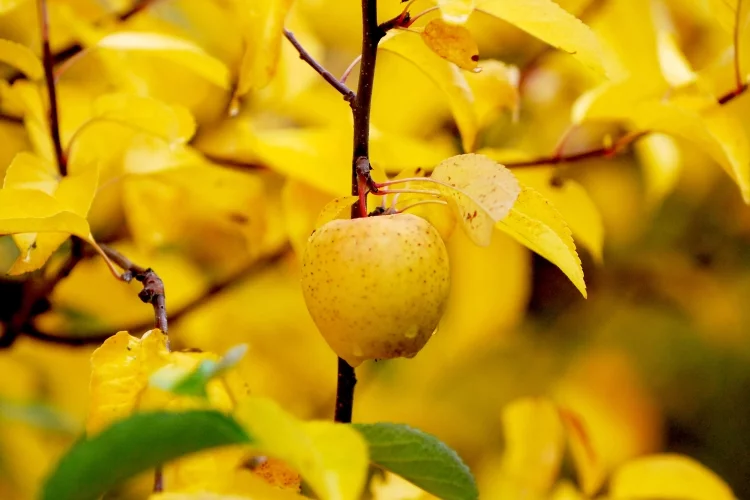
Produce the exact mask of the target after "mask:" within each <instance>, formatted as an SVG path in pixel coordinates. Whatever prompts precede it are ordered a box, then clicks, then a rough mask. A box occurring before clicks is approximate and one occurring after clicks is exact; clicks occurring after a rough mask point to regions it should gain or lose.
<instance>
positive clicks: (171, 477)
mask: <svg viewBox="0 0 750 500" xmlns="http://www.w3.org/2000/svg"><path fill="white" fill-rule="evenodd" d="M240 356H241V350H238V349H235V350H233V351H232V352H230V353H227V355H226V356H225V357H224V358H223V359H221V360H217V359H216V356H213V355H210V354H205V353H181V352H170V351H169V350H168V349H167V342H166V337H165V336H164V334H162V333H161V332H160V331H159V330H152V331H149V332H146V333H145V334H144V335H143V337H142V338H141V339H138V338H136V337H132V336H130V335H128V334H127V333H125V332H120V333H118V334H116V335H114V336H113V337H111V338H109V339H108V340H107V341H106V342H104V344H103V345H102V346H101V347H100V348H99V349H97V350H96V351H95V352H94V354H93V356H92V374H91V405H90V410H89V416H88V420H87V425H86V431H87V438H86V439H85V440H83V441H80V442H79V443H77V444H76V445H75V446H74V447H73V448H72V449H71V450H70V452H69V453H68V454H67V455H66V456H65V457H64V458H63V459H62V460H61V462H60V464H59V465H58V467H57V470H56V471H55V473H54V474H53V475H52V476H51V477H50V478H49V479H48V481H47V483H46V486H45V487H44V493H43V498H49V499H53V498H54V499H66V498H70V499H73V498H75V499H80V500H83V499H96V498H99V497H100V496H101V495H102V494H104V493H106V492H107V491H108V490H110V489H111V488H113V487H115V486H117V485H118V484H119V483H121V482H122V481H123V480H125V479H128V478H129V477H131V476H133V475H135V474H137V473H139V472H143V471H148V470H150V469H151V468H153V467H156V466H158V465H160V464H163V463H165V462H169V461H171V460H174V459H178V458H179V460H174V461H172V462H169V463H168V465H166V466H165V468H164V471H163V480H164V481H165V482H166V484H167V485H168V492H169V493H163V494H155V495H153V496H152V497H151V498H154V499H161V498H179V499H184V500H187V499H190V498H203V497H202V496H201V494H204V493H206V492H211V493H214V494H217V495H226V498H237V497H242V498H278V499H292V498H303V497H302V496H299V495H298V494H297V493H296V492H298V491H299V488H300V476H301V478H302V479H304V481H305V484H306V485H307V486H308V487H309V489H310V491H311V492H312V493H314V494H315V495H316V497H317V498H324V499H336V498H338V499H351V500H354V499H356V498H360V496H361V493H362V490H363V488H364V485H365V479H366V475H367V465H368V463H369V461H371V462H372V463H374V464H376V465H380V466H382V467H384V468H386V469H389V470H391V471H394V472H396V473H398V474H400V475H401V476H403V477H405V478H406V479H410V480H412V481H413V482H414V484H417V485H420V486H422V487H423V488H425V490H427V491H432V492H434V493H435V494H436V495H438V496H439V497H442V498H456V499H460V498H476V496H477V492H476V486H475V484H474V480H473V478H472V476H471V474H470V473H469V471H468V469H467V468H466V466H465V465H463V463H462V462H461V460H460V459H459V458H458V456H456V455H455V453H454V452H452V451H451V450H449V449H448V448H447V447H445V445H443V444H442V443H440V442H439V441H438V440H437V439H435V438H434V437H432V436H429V435H426V434H424V433H421V432H419V431H416V430H413V429H411V428H409V427H407V426H403V425H395V424H359V425H356V426H353V427H350V426H344V425H338V424H334V423H332V422H324V421H314V422H301V421H299V420H298V419H296V418H295V417H293V416H291V415H290V414H288V413H287V412H285V411H284V410H282V409H281V408H280V407H279V406H278V405H277V404H276V403H273V402H272V401H270V400H268V399H263V398H255V397H249V396H248V395H247V389H246V387H245V385H244V384H243V383H242V382H240V381H239V380H238V377H237V374H236V372H234V371H233V370H232V366H233V365H234V364H235V363H237V362H238V361H239V357H240ZM131 414H132V416H130V415H131ZM230 415H231V416H230ZM216 448H218V449H217V450H213V449H216ZM368 448H369V450H370V452H369V453H368ZM203 450H209V451H203ZM195 452H202V453H195ZM189 453H193V454H192V455H190V456H188V457H184V458H180V457H182V456H183V455H186V454H189ZM268 455H270V456H271V457H274V459H275V460H271V461H269V460H268V459H266V458H265V457H266V456H268ZM254 457H262V459H261V461H260V462H258V463H254V462H253V458H254ZM282 461H283V462H282ZM287 464H288V465H287ZM290 467H291V468H290ZM196 473H198V475H196ZM264 480H265V481H264ZM268 483H270V486H269V484H268ZM274 486H275V487H277V489H274V488H273V487H274ZM284 491H286V493H285V492H284ZM232 495H235V496H232Z"/></svg>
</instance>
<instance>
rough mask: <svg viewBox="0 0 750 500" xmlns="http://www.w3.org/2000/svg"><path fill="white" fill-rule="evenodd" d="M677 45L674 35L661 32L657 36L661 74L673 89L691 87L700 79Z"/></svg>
mask: <svg viewBox="0 0 750 500" xmlns="http://www.w3.org/2000/svg"><path fill="white" fill-rule="evenodd" d="M677 43H678V42H677V40H676V38H675V35H673V34H672V33H668V32H666V31H660V32H659V33H658V34H657V44H658V45H657V48H658V51H659V63H660V65H661V72H662V74H663V75H664V79H665V80H666V81H667V83H669V85H671V86H672V87H682V86H685V85H689V84H691V83H694V82H695V81H696V80H697V78H698V77H697V75H696V74H695V73H694V72H693V68H692V67H691V66H690V63H689V62H688V60H687V58H685V54H683V53H682V50H680V47H679V45H678V44H677Z"/></svg>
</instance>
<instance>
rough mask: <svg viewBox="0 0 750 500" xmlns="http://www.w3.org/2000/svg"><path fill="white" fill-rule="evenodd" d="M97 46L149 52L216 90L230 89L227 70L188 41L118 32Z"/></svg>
mask: <svg viewBox="0 0 750 500" xmlns="http://www.w3.org/2000/svg"><path fill="white" fill-rule="evenodd" d="M97 46H98V47H101V48H103V49H109V50H116V51H123V52H126V53H127V52H146V53H150V54H153V55H155V56H157V57H161V58H165V59H168V60H170V61H173V62H176V63H178V64H180V65H182V66H184V67H186V68H188V69H189V70H191V71H192V72H194V73H196V74H198V75H200V76H202V77H203V78H205V79H206V80H208V81H209V82H212V83H213V84H214V85H216V86H218V87H221V88H223V89H228V88H229V86H230V83H229V68H227V67H226V65H225V64H224V63H223V62H221V61H220V60H218V59H216V58H215V57H213V56H212V55H210V54H209V53H207V52H206V51H205V50H203V49H202V48H201V47H199V46H198V45H196V44H194V43H193V42H191V41H189V40H185V39H182V38H177V37H174V36H171V35H164V34H161V33H145V32H144V33H139V32H129V31H121V32H118V33H113V34H111V35H107V36H105V37H104V38H102V39H101V40H99V43H98V44H97Z"/></svg>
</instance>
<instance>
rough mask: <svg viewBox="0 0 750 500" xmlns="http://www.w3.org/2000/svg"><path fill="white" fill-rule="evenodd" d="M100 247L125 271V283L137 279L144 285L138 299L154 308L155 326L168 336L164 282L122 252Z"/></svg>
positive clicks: (152, 271)
mask: <svg viewBox="0 0 750 500" xmlns="http://www.w3.org/2000/svg"><path fill="white" fill-rule="evenodd" d="M99 246H100V247H101V248H102V250H104V253H105V254H107V257H109V258H110V260H112V262H114V263H115V264H117V265H118V266H119V267H121V268H122V269H123V270H124V271H125V272H124V273H123V275H122V279H123V280H124V281H126V282H128V283H129V282H130V281H131V280H132V279H133V278H135V280H136V281H139V282H140V283H142V284H143V290H141V291H140V293H139V294H138V298H140V299H141V300H142V301H143V302H144V303H146V304H151V305H152V306H153V307H154V326H155V327H156V328H158V329H159V330H161V331H162V333H164V334H165V335H166V334H167V333H168V330H169V328H168V325H167V307H166V298H165V294H164V282H163V281H162V280H161V278H159V275H157V274H156V272H155V271H154V270H153V269H151V268H150V267H149V268H144V267H141V266H139V265H137V264H135V263H133V262H132V261H131V260H130V259H128V258H127V257H125V256H124V255H122V254H121V253H120V252H118V251H117V250H115V249H113V248H110V247H108V246H107V245H99ZM167 347H169V344H167Z"/></svg>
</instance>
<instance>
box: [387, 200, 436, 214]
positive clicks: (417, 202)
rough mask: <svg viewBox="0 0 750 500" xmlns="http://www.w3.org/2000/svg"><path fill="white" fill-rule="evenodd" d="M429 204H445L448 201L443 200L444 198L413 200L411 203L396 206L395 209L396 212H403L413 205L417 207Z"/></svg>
mask: <svg viewBox="0 0 750 500" xmlns="http://www.w3.org/2000/svg"><path fill="white" fill-rule="evenodd" d="M430 204H432V205H447V204H448V202H447V201H445V200H419V201H415V202H414V203H412V204H411V205H406V206H405V207H402V208H398V209H397V211H398V213H403V212H406V211H407V210H409V209H412V208H414V207H418V206H419V205H430Z"/></svg>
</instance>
